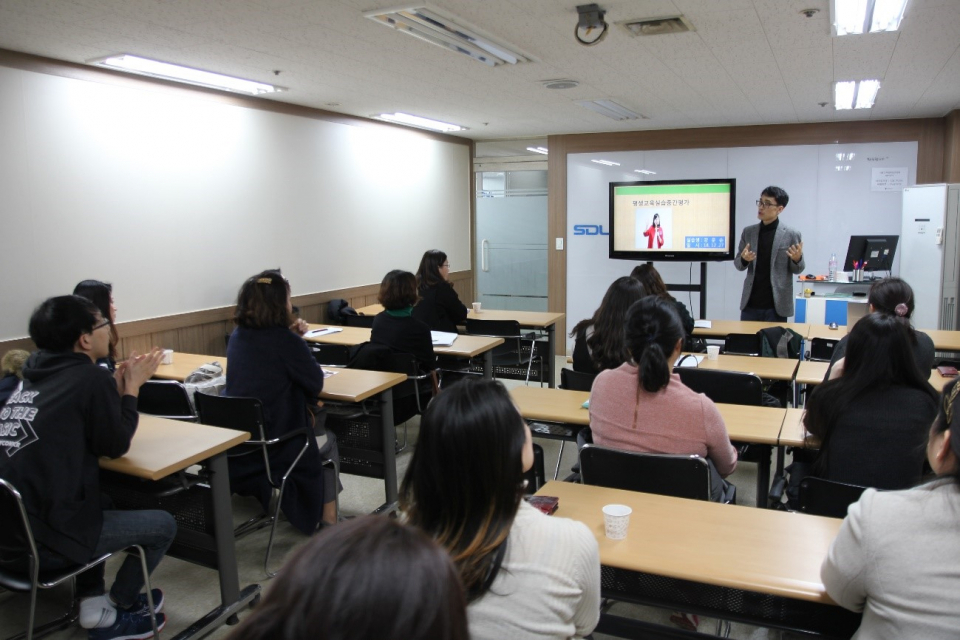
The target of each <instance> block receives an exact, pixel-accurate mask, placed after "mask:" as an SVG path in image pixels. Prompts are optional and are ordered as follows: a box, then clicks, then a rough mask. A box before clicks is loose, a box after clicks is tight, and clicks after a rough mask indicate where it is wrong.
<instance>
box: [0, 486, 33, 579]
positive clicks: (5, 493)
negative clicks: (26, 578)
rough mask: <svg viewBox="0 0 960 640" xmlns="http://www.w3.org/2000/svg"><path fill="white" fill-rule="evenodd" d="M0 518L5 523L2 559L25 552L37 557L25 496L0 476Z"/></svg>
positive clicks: (17, 556) (1, 549)
mask: <svg viewBox="0 0 960 640" xmlns="http://www.w3.org/2000/svg"><path fill="white" fill-rule="evenodd" d="M0 519H2V521H3V523H4V530H3V535H2V536H0V560H12V559H17V558H21V557H23V554H24V553H29V554H30V555H31V556H32V557H33V558H36V557H37V544H36V542H34V539H33V531H32V530H31V529H30V519H29V518H28V517H27V508H26V507H25V506H24V504H23V497H21V495H20V492H19V491H17V488H16V487H14V486H13V484H12V483H11V482H9V481H8V480H4V479H3V478H0ZM11 588H12V585H11Z"/></svg>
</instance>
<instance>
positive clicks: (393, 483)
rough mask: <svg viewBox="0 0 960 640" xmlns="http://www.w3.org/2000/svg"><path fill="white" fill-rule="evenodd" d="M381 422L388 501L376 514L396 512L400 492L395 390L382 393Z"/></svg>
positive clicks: (384, 483) (384, 485)
mask: <svg viewBox="0 0 960 640" xmlns="http://www.w3.org/2000/svg"><path fill="white" fill-rule="evenodd" d="M379 398H380V420H381V428H382V429H383V487H384V492H385V493H386V496H387V501H386V502H385V503H384V504H382V505H381V506H380V507H379V508H377V509H376V511H374V513H390V512H391V511H394V510H396V508H397V501H398V500H399V497H400V492H399V490H398V488H397V449H396V446H397V443H396V439H397V438H396V429H395V428H394V426H393V389H385V390H384V391H381V392H380V396H379Z"/></svg>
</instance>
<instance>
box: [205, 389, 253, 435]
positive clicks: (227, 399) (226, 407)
mask: <svg viewBox="0 0 960 640" xmlns="http://www.w3.org/2000/svg"><path fill="white" fill-rule="evenodd" d="M194 399H195V401H196V403H197V413H199V414H200V423H201V424H206V425H210V426H212V427H224V428H227V429H236V430H238V431H247V432H249V433H250V440H251V441H253V442H254V443H257V442H262V441H264V440H265V439H266V432H265V426H264V422H263V404H262V403H261V402H260V400H258V399H257V398H237V397H234V396H210V395H207V394H205V393H198V394H196V397H195V398H194Z"/></svg>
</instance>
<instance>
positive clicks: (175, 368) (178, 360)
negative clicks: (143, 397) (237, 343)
mask: <svg viewBox="0 0 960 640" xmlns="http://www.w3.org/2000/svg"><path fill="white" fill-rule="evenodd" d="M210 362H218V363H220V366H221V367H223V375H227V358H226V356H204V355H199V354H196V353H180V352H179V351H175V352H174V354H173V364H162V365H160V366H159V367H157V372H156V373H155V374H153V377H154V378H160V379H162V380H176V381H177V382H183V381H184V380H185V379H186V378H187V376H189V375H190V374H191V373H193V372H194V371H196V370H197V368H199V367H200V366H201V365H205V364H208V363H210Z"/></svg>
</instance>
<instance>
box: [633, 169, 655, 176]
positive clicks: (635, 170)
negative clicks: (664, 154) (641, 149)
mask: <svg viewBox="0 0 960 640" xmlns="http://www.w3.org/2000/svg"><path fill="white" fill-rule="evenodd" d="M633 172H634V173H642V174H643V175H645V176H655V175H657V172H656V171H650V170H649V169H634V170H633Z"/></svg>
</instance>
